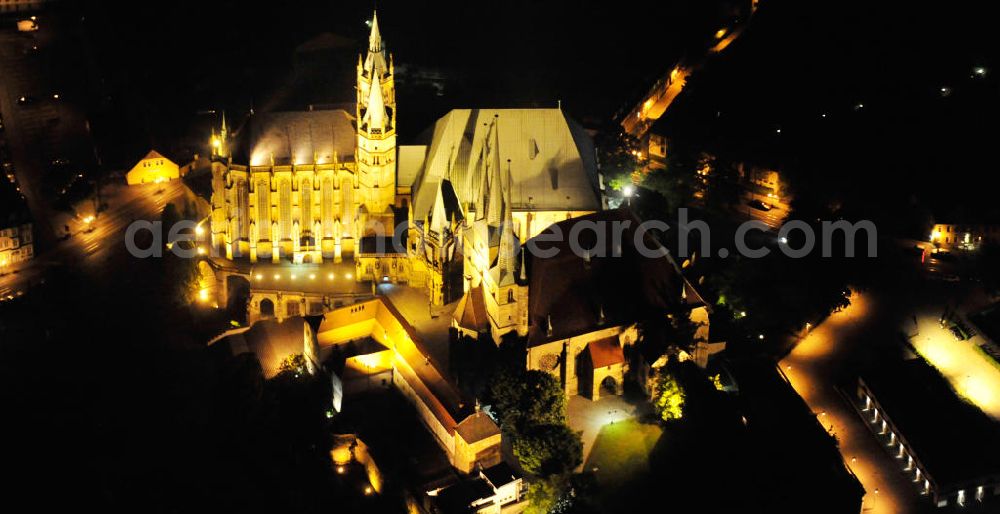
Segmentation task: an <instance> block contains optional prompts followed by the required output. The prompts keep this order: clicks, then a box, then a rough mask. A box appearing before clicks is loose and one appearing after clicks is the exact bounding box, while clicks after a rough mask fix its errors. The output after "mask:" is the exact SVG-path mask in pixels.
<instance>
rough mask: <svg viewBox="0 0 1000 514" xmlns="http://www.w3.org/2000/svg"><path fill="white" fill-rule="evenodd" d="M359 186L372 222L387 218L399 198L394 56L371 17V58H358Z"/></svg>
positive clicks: (368, 56)
mask: <svg viewBox="0 0 1000 514" xmlns="http://www.w3.org/2000/svg"><path fill="white" fill-rule="evenodd" d="M357 105H358V107H357V122H356V123H357V130H358V149H357V152H358V155H357V162H358V185H359V188H360V193H361V196H362V202H363V203H364V207H365V211H367V213H368V214H369V215H370V216H371V217H373V218H381V219H384V217H385V216H388V217H389V218H388V220H385V221H388V222H389V226H388V227H386V228H387V230H390V231H391V230H392V226H391V223H392V218H391V213H392V211H391V210H390V207H391V206H392V205H393V203H394V200H395V195H396V85H395V70H394V69H393V64H392V54H389V53H388V52H386V49H385V46H384V43H383V41H382V34H381V33H380V32H379V28H378V15H377V14H373V15H372V30H371V35H369V37H368V54H367V55H366V56H364V59H363V60H362V56H360V55H359V56H358V86H357Z"/></svg>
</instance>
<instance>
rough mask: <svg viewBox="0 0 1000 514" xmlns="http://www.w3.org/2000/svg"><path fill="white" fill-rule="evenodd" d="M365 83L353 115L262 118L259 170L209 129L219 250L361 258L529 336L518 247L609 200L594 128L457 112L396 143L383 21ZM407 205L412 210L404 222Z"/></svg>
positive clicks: (269, 256)
mask: <svg viewBox="0 0 1000 514" xmlns="http://www.w3.org/2000/svg"><path fill="white" fill-rule="evenodd" d="M356 79H357V96H356V109H355V112H354V113H352V114H349V113H347V112H346V111H343V110H315V111H314V110H309V111H305V112H280V113H268V114H260V115H254V114H252V115H251V117H250V121H248V122H247V123H245V124H244V127H243V128H241V129H240V131H241V133H242V134H241V138H240V139H244V140H249V141H251V146H250V147H248V148H244V149H243V150H245V154H246V161H247V162H248V164H239V163H235V162H234V157H233V156H234V154H236V153H238V152H236V151H234V148H233V147H234V146H236V144H237V143H236V140H237V138H234V137H233V135H232V134H231V133H230V127H229V126H228V125H227V123H226V119H225V116H223V118H222V124H221V127H220V130H219V131H218V133H213V134H212V153H213V164H212V180H213V184H212V190H213V193H212V216H211V219H212V231H211V232H212V245H213V246H214V248H215V250H216V251H217V252H218V254H219V255H224V256H225V257H226V258H228V259H248V260H249V261H250V262H252V263H257V262H271V263H289V264H291V263H295V264H303V263H307V264H308V263H311V264H316V263H327V262H341V261H345V262H353V264H354V266H355V271H354V273H353V279H354V280H356V281H377V282H392V283H400V284H408V285H410V286H413V287H417V288H423V289H426V290H427V291H428V296H429V298H430V301H431V303H433V304H434V305H444V304H447V303H451V302H454V301H456V300H459V299H461V298H463V297H469V296H470V295H480V296H482V298H481V299H477V300H476V302H475V303H476V305H480V304H481V305H483V306H484V311H485V313H486V315H487V316H488V321H489V323H488V324H487V328H488V330H489V331H490V332H491V334H492V335H493V338H494V340H496V341H499V338H500V337H501V336H502V335H504V334H506V333H508V332H512V331H516V332H517V333H518V334H520V335H524V334H526V333H527V330H528V316H527V297H528V290H527V284H526V282H525V279H524V277H523V270H522V269H521V258H520V257H519V252H518V250H519V248H520V245H521V244H522V243H523V242H525V241H527V240H528V239H529V238H531V237H533V236H535V235H537V234H539V233H540V232H541V231H542V230H544V229H545V228H546V227H548V226H549V225H551V224H553V223H557V222H559V221H563V220H567V219H570V218H575V217H578V216H582V215H586V214H590V213H594V212H597V211H600V210H602V209H603V208H604V207H605V202H604V200H603V197H602V196H601V194H600V193H599V188H598V183H599V181H598V177H597V163H596V158H595V154H594V149H593V144H592V142H591V140H590V138H589V136H588V135H587V134H586V133H585V132H584V130H583V129H582V128H581V127H580V126H578V125H577V124H576V123H575V122H573V121H572V120H570V119H569V118H568V117H567V116H566V115H565V113H563V112H562V110H560V109H557V108H544V109H455V110H452V111H450V112H449V113H448V114H446V115H445V116H443V117H442V118H440V119H439V120H438V121H437V122H436V123H435V125H434V126H433V127H432V129H431V130H429V131H428V132H427V134H428V136H427V138H428V139H427V140H426V141H421V143H423V144H418V145H411V146H405V147H398V146H397V143H396V88H395V72H394V66H393V62H392V56H391V55H390V54H389V53H388V52H387V51H386V48H385V46H384V43H383V41H382V37H381V33H380V30H379V25H378V19H377V18H373V20H372V29H371V35H370V37H369V41H368V49H367V51H366V52H365V54H364V55H361V56H359V60H358V66H357V77H356ZM246 132H249V134H246ZM397 161H398V162H397ZM404 209H405V210H404ZM397 212H398V213H400V214H402V213H403V212H407V213H408V222H407V223H404V224H403V225H402V226H401V227H399V228H398V229H397V227H396V226H395V222H396V217H397V215H396V213H397ZM399 218H400V219H399V221H400V222H402V221H403V220H402V215H400V216H399ZM376 235H378V236H380V237H379V238H375V236H376ZM404 240H405V241H406V244H405V246H404V245H403V244H402V242H403V241H404ZM393 242H395V243H396V244H393ZM382 243H384V244H382ZM479 300H482V301H479ZM460 328H461V327H460Z"/></svg>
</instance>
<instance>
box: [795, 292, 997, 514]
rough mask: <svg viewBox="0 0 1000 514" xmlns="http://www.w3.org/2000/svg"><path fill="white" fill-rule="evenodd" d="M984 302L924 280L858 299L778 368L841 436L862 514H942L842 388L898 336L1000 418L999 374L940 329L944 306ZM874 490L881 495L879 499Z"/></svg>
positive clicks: (967, 343)
mask: <svg viewBox="0 0 1000 514" xmlns="http://www.w3.org/2000/svg"><path fill="white" fill-rule="evenodd" d="M986 301H987V299H986V298H985V297H984V296H983V295H981V294H979V291H978V290H977V289H976V288H974V287H971V286H970V285H968V284H966V283H948V282H942V281H930V280H925V281H922V282H920V283H918V284H916V285H911V286H910V288H909V290H906V291H888V290H883V291H869V292H865V293H855V294H854V295H853V296H852V297H851V305H850V306H849V307H847V308H846V309H844V310H842V311H840V312H837V313H834V314H832V315H831V316H830V317H829V318H827V319H826V320H824V321H823V322H822V323H820V324H819V325H817V326H815V327H812V328H811V330H809V331H808V334H806V331H805V329H804V330H803V334H804V335H805V337H803V338H802V339H801V341H800V342H799V343H798V344H797V345H796V346H795V348H794V349H793V350H792V351H791V353H789V354H788V355H787V356H786V357H785V358H784V359H782V360H781V362H780V366H781V370H782V371H783V372H784V373H785V374H786V375H787V376H788V378H789V380H790V381H791V383H792V386H793V387H794V388H795V390H796V392H798V394H799V395H800V396H801V397H802V398H803V399H804V400H805V401H806V403H807V404H808V405H809V407H810V408H811V409H812V411H813V412H814V413H815V414H816V415H817V416H819V420H820V423H821V424H822V425H823V426H825V427H830V430H831V432H832V433H833V434H834V435H835V436H836V437H837V440H838V441H839V445H840V452H841V455H842V456H843V458H844V461H845V462H846V463H847V465H848V466H849V467H850V468H851V470H852V471H853V472H854V473H855V474H856V475H857V476H858V479H859V480H860V481H861V483H862V485H863V486H864V488H865V491H866V496H865V499H864V509H863V510H864V512H874V513H886V514H888V513H897V512H898V513H910V512H924V511H926V512H939V510H938V509H936V508H935V507H933V506H932V505H931V504H930V502H929V501H927V500H926V498H925V497H922V496H920V495H919V491H918V489H917V487H916V486H915V485H914V483H913V482H912V481H911V477H910V476H909V475H907V474H904V472H903V471H902V468H903V466H902V465H901V464H900V461H898V460H896V459H894V458H892V457H891V456H890V455H889V453H888V451H887V449H886V448H884V447H882V445H881V443H879V442H878V440H877V439H876V438H875V437H874V436H873V435H872V433H871V431H870V430H869V428H868V427H867V426H865V423H864V421H863V420H862V419H861V418H860V417H859V415H858V414H857V412H856V411H855V410H854V409H853V408H852V407H851V406H850V405H849V404H848V403H847V401H846V399H845V398H844V394H850V393H851V391H840V390H838V386H841V385H843V387H844V389H847V388H849V387H850V386H851V384H853V382H852V379H851V378H850V377H856V375H857V373H858V371H859V370H858V369H857V363H858V362H859V360H860V359H861V356H862V355H864V354H865V353H867V352H869V351H872V350H873V349H876V348H877V347H878V346H892V345H898V344H899V342H900V337H901V335H900V334H901V333H907V334H913V333H914V324H913V316H917V319H918V320H919V329H920V331H919V333H918V334H917V336H916V337H913V338H912V342H913V344H914V346H915V347H916V348H917V350H918V352H921V353H922V354H923V355H924V357H925V358H926V359H927V360H928V362H930V363H931V364H932V365H934V366H935V367H938V369H939V370H940V371H941V372H942V373H943V374H944V375H945V377H947V378H948V379H949V380H951V381H952V383H953V385H954V386H955V387H956V389H957V390H958V391H960V392H963V394H966V395H967V396H969V397H970V399H971V400H972V401H973V402H974V403H976V404H977V405H979V406H980V408H983V409H984V410H985V411H986V412H987V413H988V414H990V415H992V416H994V417H997V415H998V411H997V408H998V405H997V391H1000V371H997V370H996V368H994V367H992V366H991V365H989V363H987V362H986V361H985V360H984V359H983V358H982V356H981V355H980V354H977V353H976V352H975V351H974V349H973V344H974V342H970V341H963V342H958V341H955V340H954V338H953V337H952V336H951V334H950V333H949V332H948V331H947V330H946V329H944V328H941V327H940V325H939V324H938V321H937V320H938V317H939V316H940V315H941V313H942V312H943V310H944V306H945V305H953V306H957V307H958V309H959V310H960V311H962V312H970V311H973V310H976V309H979V308H982V307H983V306H984V305H985V302H986ZM875 491H878V492H877V493H876V492H875Z"/></svg>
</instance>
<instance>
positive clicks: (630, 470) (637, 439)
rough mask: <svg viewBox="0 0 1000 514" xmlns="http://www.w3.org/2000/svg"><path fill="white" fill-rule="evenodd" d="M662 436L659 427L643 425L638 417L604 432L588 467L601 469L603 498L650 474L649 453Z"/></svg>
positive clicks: (591, 454) (596, 444) (599, 474)
mask: <svg viewBox="0 0 1000 514" xmlns="http://www.w3.org/2000/svg"><path fill="white" fill-rule="evenodd" d="M662 433H663V429H661V428H660V426H659V425H656V424H645V423H640V422H639V421H638V420H636V419H634V418H633V419H628V420H624V421H619V422H617V423H613V424H609V425H605V426H604V428H602V429H601V432H600V433H598V434H597V439H596V440H595V441H594V447H593V449H592V450H591V452H590V457H589V458H588V459H587V464H586V466H584V469H585V470H587V471H590V470H592V469H594V468H595V467H596V468H597V473H596V476H597V483H598V484H599V487H600V490H601V495H600V496H602V497H604V498H609V497H611V496H614V495H615V493H616V491H617V490H618V489H620V488H621V487H622V486H624V485H625V484H628V483H629V482H633V481H635V480H639V479H641V478H642V477H644V476H646V475H647V474H648V473H649V453H650V451H652V449H653V447H654V446H655V445H656V442H657V441H658V440H659V439H660V435H661V434H662Z"/></svg>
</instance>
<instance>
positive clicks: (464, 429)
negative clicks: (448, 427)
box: [455, 411, 500, 444]
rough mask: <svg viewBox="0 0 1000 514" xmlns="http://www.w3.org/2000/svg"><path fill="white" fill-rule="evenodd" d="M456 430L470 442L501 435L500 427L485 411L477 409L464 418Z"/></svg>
mask: <svg viewBox="0 0 1000 514" xmlns="http://www.w3.org/2000/svg"><path fill="white" fill-rule="evenodd" d="M455 431H456V432H458V434H459V435H460V436H462V439H464V440H465V442H466V443H469V444H472V443H477V442H479V441H482V440H484V439H487V438H489V437H493V436H495V435H500V428H499V427H497V424H496V423H494V422H493V420H492V419H490V417H489V416H488V415H487V414H486V413H485V412H483V411H477V412H476V413H475V414H471V415H469V416H468V417H466V418H465V419H463V420H462V422H461V423H459V424H458V425H457V426H456V427H455Z"/></svg>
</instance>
